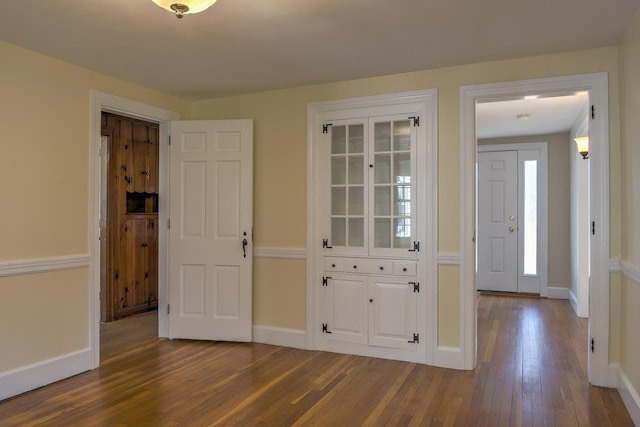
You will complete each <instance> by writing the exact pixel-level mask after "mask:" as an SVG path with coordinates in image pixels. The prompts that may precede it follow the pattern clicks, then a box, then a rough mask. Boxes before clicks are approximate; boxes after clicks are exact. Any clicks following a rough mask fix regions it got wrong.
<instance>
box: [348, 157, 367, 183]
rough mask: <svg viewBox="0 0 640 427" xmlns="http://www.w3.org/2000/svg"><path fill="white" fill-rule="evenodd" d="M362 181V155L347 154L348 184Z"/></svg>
mask: <svg viewBox="0 0 640 427" xmlns="http://www.w3.org/2000/svg"><path fill="white" fill-rule="evenodd" d="M363 183H364V157H363V156H349V184H363Z"/></svg>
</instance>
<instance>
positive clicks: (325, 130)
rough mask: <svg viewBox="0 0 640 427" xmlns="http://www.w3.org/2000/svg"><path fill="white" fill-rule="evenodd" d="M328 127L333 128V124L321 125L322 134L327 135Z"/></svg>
mask: <svg viewBox="0 0 640 427" xmlns="http://www.w3.org/2000/svg"><path fill="white" fill-rule="evenodd" d="M329 126H333V123H327V124H324V125H322V133H329Z"/></svg>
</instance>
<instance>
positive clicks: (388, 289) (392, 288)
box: [369, 278, 420, 349]
mask: <svg viewBox="0 0 640 427" xmlns="http://www.w3.org/2000/svg"><path fill="white" fill-rule="evenodd" d="M418 292H419V284H417V283H415V282H411V281H406V280H396V279H382V278H381V279H378V278H373V279H372V282H371V289H370V294H369V295H370V298H369V345H374V346H379V347H390V348H397V349H415V348H416V344H417V343H418V342H419V340H420V336H419V334H418V331H417V301H418V297H417V296H418Z"/></svg>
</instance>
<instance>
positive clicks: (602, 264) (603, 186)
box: [460, 72, 616, 387]
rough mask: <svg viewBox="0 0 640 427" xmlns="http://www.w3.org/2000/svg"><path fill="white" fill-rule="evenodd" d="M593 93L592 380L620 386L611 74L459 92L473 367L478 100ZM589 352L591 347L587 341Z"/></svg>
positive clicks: (464, 290)
mask: <svg viewBox="0 0 640 427" xmlns="http://www.w3.org/2000/svg"><path fill="white" fill-rule="evenodd" d="M581 91H588V92H589V102H590V104H591V105H592V106H594V108H595V114H594V116H593V117H592V119H591V122H590V126H589V133H590V150H589V154H590V156H589V157H590V159H591V160H590V162H591V168H590V180H591V183H592V185H591V188H590V216H591V220H592V221H594V222H595V224H596V227H597V230H598V232H596V234H594V235H591V236H590V237H591V256H590V260H591V277H590V283H589V288H590V292H589V294H590V296H591V301H590V316H589V335H590V339H593V340H594V341H595V343H596V345H595V349H594V351H593V352H591V351H589V352H588V357H589V368H588V376H589V382H590V383H591V384H594V385H598V386H605V387H614V386H615V385H616V373H615V369H613V368H610V366H609V345H608V343H609V233H610V228H609V227H610V225H609V99H608V97H609V91H608V74H607V73H606V72H603V73H593V74H582V75H573V76H564V77H552V78H545V79H533V80H523V81H513V82H503V83H492V84H483V85H473V86H463V87H461V88H460V180H461V192H460V209H461V211H460V251H461V253H460V255H461V257H460V258H461V259H460V261H461V262H460V286H461V289H460V306H461V314H460V320H461V322H460V337H461V342H460V345H461V351H462V353H463V363H464V367H465V368H466V369H473V368H474V367H475V366H476V360H477V346H476V345H477V333H476V323H477V312H476V307H477V306H476V292H475V243H474V237H475V213H474V214H472V215H469V214H468V213H469V212H475V207H474V206H475V198H476V194H475V161H476V159H475V157H476V149H477V142H476V102H477V101H490V100H495V101H498V100H505V99H513V97H518V96H525V95H531V94H539V95H555V94H567V93H575V92H581ZM585 349H587V343H585Z"/></svg>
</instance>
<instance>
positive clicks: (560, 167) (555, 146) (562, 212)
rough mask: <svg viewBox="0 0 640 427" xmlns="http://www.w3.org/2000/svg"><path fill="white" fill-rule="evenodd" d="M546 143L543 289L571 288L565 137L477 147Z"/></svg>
mask: <svg viewBox="0 0 640 427" xmlns="http://www.w3.org/2000/svg"><path fill="white" fill-rule="evenodd" d="M524 142H547V143H548V144H547V158H548V180H549V194H548V199H547V200H548V218H549V224H548V227H549V228H548V233H547V234H548V236H547V237H548V266H547V271H548V273H547V286H549V287H560V288H568V287H570V286H571V227H570V226H571V216H570V215H571V212H570V204H569V201H570V191H569V146H570V145H569V144H570V143H571V142H570V140H569V133H568V132H563V133H554V134H549V135H528V136H519V137H511V138H486V139H481V140H478V145H490V144H520V143H524Z"/></svg>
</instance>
